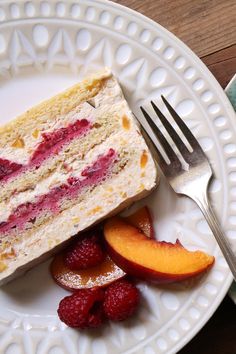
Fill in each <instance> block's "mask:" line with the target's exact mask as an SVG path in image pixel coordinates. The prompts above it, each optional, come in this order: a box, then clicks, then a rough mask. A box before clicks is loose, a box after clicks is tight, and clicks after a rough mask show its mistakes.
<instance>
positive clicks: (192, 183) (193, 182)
mask: <svg viewBox="0 0 236 354" xmlns="http://www.w3.org/2000/svg"><path fill="white" fill-rule="evenodd" d="M161 97H162V100H163V102H164V104H165V106H166V107H167V109H168V111H169V112H170V114H171V116H172V117H173V119H174V120H175V122H176V124H177V125H178V127H179V128H180V130H181V131H182V133H183V135H184V136H185V138H186V139H187V141H188V143H189V144H190V146H191V148H192V149H191V150H192V151H190V149H188V147H187V146H186V144H185V143H184V142H183V141H182V139H181V138H180V136H179V135H178V133H177V132H176V131H175V129H174V128H173V127H172V125H171V124H170V122H169V121H168V120H167V119H166V117H165V116H164V115H163V113H162V112H161V111H160V110H159V109H158V108H157V106H156V105H155V104H154V102H152V101H151V104H152V107H153V109H154V111H155V113H156V115H157V116H158V117H159V119H160V121H161V123H162V125H163V126H164V128H165V130H166V132H167V133H168V134H169V136H170V137H171V139H172V140H173V142H174V143H175V145H176V147H177V149H178V150H179V152H180V154H181V155H182V158H183V159H184V161H185V163H186V164H187V169H186V168H183V162H181V159H179V157H178V155H177V154H176V153H175V151H174V150H173V148H172V147H171V145H170V143H169V142H168V141H167V139H166V138H165V136H164V135H163V133H162V132H161V130H160V129H159V128H158V127H157V126H156V124H155V123H154V121H153V119H152V118H151V117H150V116H149V114H148V113H147V112H146V110H145V109H144V108H143V107H140V108H141V110H142V113H143V115H144V117H145V118H146V121H147V123H148V125H149V128H151V130H152V132H153V134H154V135H155V137H156V138H157V139H158V141H159V143H160V144H161V147H162V148H163V151H164V152H165V154H166V156H167V157H168V159H169V161H168V162H167V161H166V159H165V157H164V156H163V154H162V153H161V152H160V149H159V148H158V146H157V144H156V143H155V142H154V141H153V139H152V138H151V136H150V134H149V133H148V131H147V130H146V129H145V127H144V126H143V124H142V123H141V122H140V123H141V125H142V127H143V129H144V131H145V132H146V134H147V135H148V136H149V138H150V139H151V141H152V142H153V144H154V146H155V149H156V152H157V160H158V163H159V166H160V168H161V170H162V172H163V174H164V175H165V177H166V178H167V180H168V181H169V183H170V185H171V187H172V188H173V189H174V191H175V192H176V193H177V194H182V195H186V196H188V197H190V198H191V199H193V200H194V201H195V202H196V203H197V204H198V206H199V208H200V209H201V211H202V213H203V215H204V216H205V218H206V221H207V222H208V225H209V226H210V228H211V230H212V233H213V235H214V236H215V238H216V241H217V242H218V245H219V247H220V249H221V251H222V253H223V255H224V257H225V259H226V261H227V263H228V265H229V268H230V270H231V272H232V274H233V277H234V279H236V255H235V254H234V253H233V251H232V249H231V246H230V244H229V242H228V240H227V239H226V237H225V235H224V232H223V230H222V228H221V226H220V224H219V222H218V220H217V218H216V215H215V213H214V211H213V209H212V207H211V205H210V202H209V199H208V194H207V189H208V185H209V181H210V179H211V177H212V170H211V166H210V164H209V162H208V159H207V157H206V155H205V153H204V152H203V150H202V148H201V146H200V145H199V143H198V141H197V140H196V138H195V137H194V135H193V134H192V133H191V131H190V130H189V128H188V127H187V126H186V124H185V123H184V122H183V120H182V119H181V118H180V117H179V115H178V114H177V112H176V111H175V110H174V109H173V107H172V106H171V105H170V104H169V103H168V101H167V100H166V99H165V98H164V97H163V96H161Z"/></svg>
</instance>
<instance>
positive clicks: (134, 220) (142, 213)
mask: <svg viewBox="0 0 236 354" xmlns="http://www.w3.org/2000/svg"><path fill="white" fill-rule="evenodd" d="M124 219H125V221H126V222H128V223H129V224H131V225H133V226H135V227H137V228H138V229H140V230H141V231H142V232H143V233H144V235H145V236H147V237H150V238H154V230H153V225H152V218H151V215H150V212H149V210H148V207H146V206H145V207H142V208H140V209H138V210H137V211H136V212H135V213H133V214H131V215H129V216H126V217H125V218H124Z"/></svg>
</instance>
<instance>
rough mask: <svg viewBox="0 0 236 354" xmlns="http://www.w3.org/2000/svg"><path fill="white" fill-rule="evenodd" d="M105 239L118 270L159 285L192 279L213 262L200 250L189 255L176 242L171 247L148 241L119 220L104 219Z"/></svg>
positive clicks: (211, 257) (211, 258) (168, 243)
mask: <svg viewBox="0 0 236 354" xmlns="http://www.w3.org/2000/svg"><path fill="white" fill-rule="evenodd" d="M104 238H105V242H106V245H107V250H108V253H109V255H110V256H111V258H112V259H113V260H114V262H115V263H116V264H117V265H118V266H119V267H120V268H121V269H123V270H124V271H125V272H126V273H128V274H130V275H133V276H136V277H139V278H140V277H141V278H144V279H150V280H156V281H158V282H159V283H168V282H173V281H179V280H183V279H187V278H190V277H193V276H195V275H197V274H200V273H203V272H205V271H206V270H207V269H208V268H210V267H211V266H212V265H213V263H214V257H213V256H210V255H208V254H206V253H204V252H201V251H195V252H190V251H188V250H187V249H185V248H184V247H183V246H182V245H181V244H180V242H179V241H177V242H176V243H175V244H173V243H170V242H164V241H162V242H160V241H159V242H158V241H156V240H152V239H150V238H147V237H146V236H145V235H144V234H142V233H141V232H140V231H139V230H138V229H137V228H135V227H134V226H132V225H129V224H127V223H126V222H125V221H124V220H122V219H121V218H119V217H113V218H111V219H108V220H107V222H106V223H105V226H104Z"/></svg>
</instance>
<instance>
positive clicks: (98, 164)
mask: <svg viewBox="0 0 236 354" xmlns="http://www.w3.org/2000/svg"><path fill="white" fill-rule="evenodd" d="M116 156H117V154H116V152H115V150H113V149H109V151H108V152H107V153H106V154H105V155H100V156H98V159H97V160H96V161H95V162H94V163H93V164H92V165H91V166H88V167H86V168H85V169H84V170H83V171H82V173H81V176H82V178H78V177H70V178H68V180H67V183H64V184H62V185H60V186H59V187H55V188H52V189H51V190H50V191H49V192H48V193H47V194H44V195H41V196H39V197H37V199H36V201H35V202H32V203H31V202H26V203H24V204H21V205H19V206H18V207H17V208H16V209H15V210H14V212H13V213H12V214H11V215H10V216H9V217H8V220H7V221H4V222H2V223H0V235H2V236H3V235H4V234H5V235H6V234H7V233H9V232H11V230H14V229H15V228H18V229H19V230H22V229H24V227H25V226H26V223H34V222H35V219H36V218H37V217H39V216H40V215H43V214H45V213H48V212H49V213H50V215H53V214H57V213H59V212H60V211H61V204H62V202H63V200H66V199H69V200H73V199H75V198H77V197H78V196H79V194H80V193H81V192H82V190H84V189H86V188H89V187H92V186H96V185H98V184H99V183H100V182H101V181H103V180H105V179H106V178H109V175H110V172H111V167H112V165H113V163H115V162H116V161H117V160H116Z"/></svg>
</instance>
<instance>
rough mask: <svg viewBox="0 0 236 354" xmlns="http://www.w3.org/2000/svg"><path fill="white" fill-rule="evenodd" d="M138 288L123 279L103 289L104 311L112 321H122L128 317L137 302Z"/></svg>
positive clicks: (138, 296)
mask: <svg viewBox="0 0 236 354" xmlns="http://www.w3.org/2000/svg"><path fill="white" fill-rule="evenodd" d="M139 299H140V295H139V290H138V289H137V288H136V287H135V285H133V284H132V283H131V282H129V281H128V280H125V279H121V280H118V281H116V282H114V283H112V284H111V285H109V286H108V288H107V289H106V290H105V299H104V302H103V309H104V313H105V315H106V317H107V318H109V319H110V320H113V321H122V320H125V319H126V318H128V317H130V316H131V315H132V314H133V313H134V312H135V310H136V309H137V307H138V304H139Z"/></svg>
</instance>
